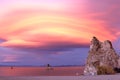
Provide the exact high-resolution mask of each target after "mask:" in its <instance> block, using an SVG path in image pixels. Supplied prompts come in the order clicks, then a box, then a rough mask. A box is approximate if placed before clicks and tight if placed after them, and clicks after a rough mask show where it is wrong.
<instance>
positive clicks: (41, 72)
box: [0, 67, 84, 76]
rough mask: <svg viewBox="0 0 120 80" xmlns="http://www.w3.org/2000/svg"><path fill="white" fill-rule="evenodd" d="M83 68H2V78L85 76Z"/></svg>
mask: <svg viewBox="0 0 120 80" xmlns="http://www.w3.org/2000/svg"><path fill="white" fill-rule="evenodd" d="M83 69H84V68H83V67H53V70H47V68H46V67H13V69H11V67H0V76H75V75H81V74H83Z"/></svg>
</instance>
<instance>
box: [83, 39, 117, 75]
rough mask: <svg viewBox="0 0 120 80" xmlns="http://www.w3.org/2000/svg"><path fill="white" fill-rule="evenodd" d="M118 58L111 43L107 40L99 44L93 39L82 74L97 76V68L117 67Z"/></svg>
mask: <svg viewBox="0 0 120 80" xmlns="http://www.w3.org/2000/svg"><path fill="white" fill-rule="evenodd" d="M118 60H119V56H118V55H117V54H116V52H115V50H114V48H113V46H112V43H111V42H110V41H109V40H106V41H104V42H100V41H99V40H98V39H97V38H96V37H93V39H92V41H91V45H90V50H89V55H88V57H87V61H86V65H85V70H84V74H85V75H97V67H98V66H111V67H112V68H116V67H118Z"/></svg>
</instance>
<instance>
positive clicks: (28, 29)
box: [0, 0, 120, 65]
mask: <svg viewBox="0 0 120 80" xmlns="http://www.w3.org/2000/svg"><path fill="white" fill-rule="evenodd" d="M93 36H96V37H97V38H98V39H99V40H101V41H104V40H111V41H112V42H113V45H114V48H115V49H116V50H119V47H120V42H119V39H120V38H119V36H120V0H0V65H46V64H48V63H49V64H51V65H82V64H84V63H85V60H86V57H87V55H88V51H89V45H90V40H91V39H92V37H93Z"/></svg>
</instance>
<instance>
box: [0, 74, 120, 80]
mask: <svg viewBox="0 0 120 80" xmlns="http://www.w3.org/2000/svg"><path fill="white" fill-rule="evenodd" d="M0 80H120V75H97V76H34V77H33V76H21V77H12V76H11V77H0Z"/></svg>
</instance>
